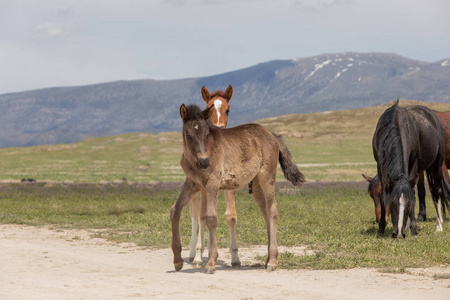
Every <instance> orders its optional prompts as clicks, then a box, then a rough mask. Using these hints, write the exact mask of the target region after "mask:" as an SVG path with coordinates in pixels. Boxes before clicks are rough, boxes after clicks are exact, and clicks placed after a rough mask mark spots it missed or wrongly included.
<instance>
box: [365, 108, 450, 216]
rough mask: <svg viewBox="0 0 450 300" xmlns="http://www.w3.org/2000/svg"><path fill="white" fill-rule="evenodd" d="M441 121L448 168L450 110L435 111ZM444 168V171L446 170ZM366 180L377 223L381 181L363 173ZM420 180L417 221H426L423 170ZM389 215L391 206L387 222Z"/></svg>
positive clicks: (449, 154)
mask: <svg viewBox="0 0 450 300" xmlns="http://www.w3.org/2000/svg"><path fill="white" fill-rule="evenodd" d="M433 112H434V113H435V114H436V116H437V117H438V119H439V121H440V122H441V127H442V135H443V137H444V144H445V147H444V148H445V152H444V162H445V166H443V168H444V169H445V170H446V169H447V166H450V112H439V111H433ZM445 170H444V171H445ZM445 175H446V177H447V178H448V172H445ZM362 176H363V177H364V179H365V180H367V181H368V182H369V187H368V193H369V195H370V197H372V200H373V203H374V206H375V219H376V221H377V223H379V222H380V219H381V203H380V199H381V182H380V181H379V180H378V175H375V177H373V178H372V177H369V176H366V175H364V174H362ZM418 176H419V180H418V182H417V195H418V196H419V213H418V214H417V221H418V222H421V221H426V219H427V212H426V205H425V195H426V193H425V179H424V174H423V172H419V174H418ZM388 217H389V207H386V215H385V219H386V222H387V221H388Z"/></svg>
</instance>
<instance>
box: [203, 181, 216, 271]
mask: <svg viewBox="0 0 450 300" xmlns="http://www.w3.org/2000/svg"><path fill="white" fill-rule="evenodd" d="M218 196H219V190H218V189H217V188H213V189H212V188H209V189H207V191H206V212H205V220H206V226H208V230H209V241H208V249H209V254H208V263H207V264H206V266H205V273H206V274H214V272H215V271H216V261H217V257H219V252H218V250H217V242H216V228H217V197H218Z"/></svg>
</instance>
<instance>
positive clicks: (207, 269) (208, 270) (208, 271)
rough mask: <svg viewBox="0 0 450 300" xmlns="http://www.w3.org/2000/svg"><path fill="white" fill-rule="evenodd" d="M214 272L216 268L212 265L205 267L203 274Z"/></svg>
mask: <svg viewBox="0 0 450 300" xmlns="http://www.w3.org/2000/svg"><path fill="white" fill-rule="evenodd" d="M214 272H216V268H214V267H205V274H214Z"/></svg>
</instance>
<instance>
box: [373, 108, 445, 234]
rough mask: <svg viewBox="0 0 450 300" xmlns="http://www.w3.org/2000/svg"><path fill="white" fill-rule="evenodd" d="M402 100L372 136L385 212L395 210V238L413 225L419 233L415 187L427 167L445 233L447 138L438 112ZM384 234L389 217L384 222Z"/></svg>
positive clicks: (438, 222) (381, 223) (381, 222)
mask: <svg viewBox="0 0 450 300" xmlns="http://www.w3.org/2000/svg"><path fill="white" fill-rule="evenodd" d="M398 102H399V101H398V100H397V101H396V103H395V104H394V105H393V106H392V107H390V108H388V109H387V110H386V111H385V112H384V113H383V114H382V115H381V117H380V119H379V121H378V124H377V127H376V129H375V133H374V136H373V140H372V149H373V155H374V158H375V160H376V162H377V175H378V178H379V180H380V182H381V216H385V215H386V207H389V210H390V212H391V220H392V224H393V232H392V236H393V237H394V238H395V237H398V238H400V237H405V232H406V228H407V227H408V225H407V223H409V222H410V228H411V234H412V235H417V224H416V220H415V217H414V206H415V200H416V199H415V197H414V186H415V184H416V178H417V173H419V172H422V171H425V170H426V171H427V177H428V183H429V185H430V191H431V195H432V198H433V202H434V205H435V208H436V212H437V219H436V230H437V231H442V225H443V222H444V219H443V216H442V209H444V210H445V206H443V205H444V204H445V205H446V206H447V209H449V208H450V201H449V200H450V186H449V184H448V182H447V180H446V178H445V171H444V168H443V167H442V165H443V162H444V151H445V148H444V139H443V137H442V129H441V124H440V122H439V119H438V118H437V116H436V114H435V113H434V112H433V111H432V110H430V109H429V108H427V107H424V106H419V105H416V106H409V107H405V108H402V107H399V106H398ZM378 224H379V229H378V232H379V233H380V234H383V233H384V229H385V227H386V219H385V218H383V217H381V218H380V220H379V223H378Z"/></svg>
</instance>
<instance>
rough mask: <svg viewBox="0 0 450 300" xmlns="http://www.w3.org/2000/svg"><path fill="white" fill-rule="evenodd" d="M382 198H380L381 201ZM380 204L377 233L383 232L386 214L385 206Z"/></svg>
mask: <svg viewBox="0 0 450 300" xmlns="http://www.w3.org/2000/svg"><path fill="white" fill-rule="evenodd" d="M382 201H383V200H381V202H382ZM380 204H381V218H380V222H379V223H378V234H384V229H385V228H386V222H387V218H386V216H387V214H386V208H385V207H384V203H380Z"/></svg>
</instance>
